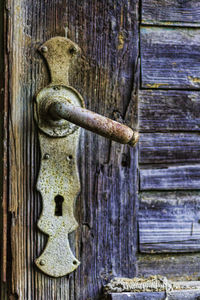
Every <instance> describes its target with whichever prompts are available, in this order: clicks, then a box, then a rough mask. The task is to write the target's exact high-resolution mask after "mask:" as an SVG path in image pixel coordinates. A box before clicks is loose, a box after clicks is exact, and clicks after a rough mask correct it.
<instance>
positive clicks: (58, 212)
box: [54, 195, 64, 217]
mask: <svg viewBox="0 0 200 300" xmlns="http://www.w3.org/2000/svg"><path fill="white" fill-rule="evenodd" d="M54 201H55V204H56V205H55V216H58V217H60V216H62V215H63V201H64V198H63V196H61V195H57V196H55V198H54Z"/></svg>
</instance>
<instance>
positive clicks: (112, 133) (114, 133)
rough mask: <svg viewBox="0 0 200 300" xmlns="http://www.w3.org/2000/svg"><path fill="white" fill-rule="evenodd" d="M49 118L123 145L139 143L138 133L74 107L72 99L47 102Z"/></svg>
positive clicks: (47, 115)
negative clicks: (65, 121)
mask: <svg viewBox="0 0 200 300" xmlns="http://www.w3.org/2000/svg"><path fill="white" fill-rule="evenodd" d="M44 106H45V109H46V112H44V114H46V117H47V118H52V120H61V119H65V120H67V121H69V122H71V123H74V124H76V125H78V126H80V127H83V128H85V129H87V130H90V131H92V132H94V133H96V134H99V135H101V136H104V137H106V138H109V139H111V140H114V141H116V142H118V143H121V144H129V145H131V146H134V145H135V144H136V142H137V141H138V137H139V136H138V132H134V131H133V130H132V129H131V128H129V127H128V126H126V125H123V124H121V123H119V122H116V121H113V120H111V119H109V118H107V117H104V116H102V115H100V114H97V113H95V112H92V111H90V110H88V109H86V108H83V107H80V106H74V105H72V104H71V103H70V99H66V101H56V99H54V100H53V101H51V100H49V99H48V100H46V105H44Z"/></svg>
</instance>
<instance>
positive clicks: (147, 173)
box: [140, 164, 200, 191]
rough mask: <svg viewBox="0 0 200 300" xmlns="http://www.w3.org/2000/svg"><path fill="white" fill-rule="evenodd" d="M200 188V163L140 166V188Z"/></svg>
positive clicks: (142, 189)
mask: <svg viewBox="0 0 200 300" xmlns="http://www.w3.org/2000/svg"><path fill="white" fill-rule="evenodd" d="M190 189H197V190H199V189H200V165H199V164H197V165H163V166H162V165H155V166H153V167H152V166H148V167H146V168H144V166H142V167H141V168H140V190H141V191H145V190H190Z"/></svg>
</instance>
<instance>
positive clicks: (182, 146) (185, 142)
mask: <svg viewBox="0 0 200 300" xmlns="http://www.w3.org/2000/svg"><path fill="white" fill-rule="evenodd" d="M199 153H200V135H199V133H193V134H191V133H143V134H140V140H139V162H140V163H141V164H154V163H193V162H196V163H198V162H199Z"/></svg>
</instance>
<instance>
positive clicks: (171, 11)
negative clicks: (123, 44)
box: [141, 0, 200, 27]
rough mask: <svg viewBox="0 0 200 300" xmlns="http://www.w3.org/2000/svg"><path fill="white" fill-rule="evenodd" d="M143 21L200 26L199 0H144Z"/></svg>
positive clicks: (146, 22) (158, 23)
mask: <svg viewBox="0 0 200 300" xmlns="http://www.w3.org/2000/svg"><path fill="white" fill-rule="evenodd" d="M141 5H142V16H141V18H142V23H143V24H157V25H161V24H163V25H170V26H171V25H173V26H180V25H181V26H188V27H189V26H200V1H199V0H189V1H185V0H183V1H181V0H142V4H141Z"/></svg>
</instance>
